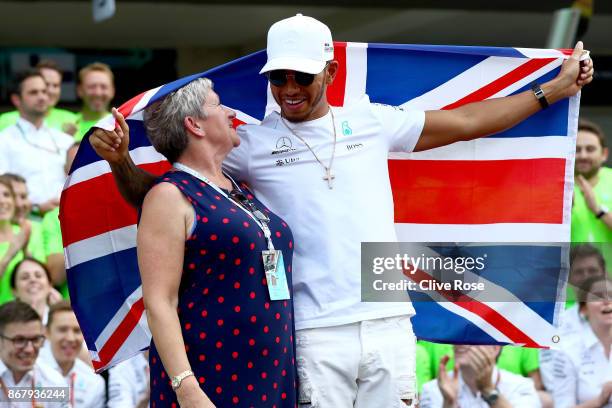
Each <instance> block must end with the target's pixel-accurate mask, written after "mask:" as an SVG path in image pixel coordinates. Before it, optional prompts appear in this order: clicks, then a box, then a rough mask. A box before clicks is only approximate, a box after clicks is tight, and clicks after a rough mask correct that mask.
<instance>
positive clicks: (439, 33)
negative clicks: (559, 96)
mask: <svg viewBox="0 0 612 408" xmlns="http://www.w3.org/2000/svg"><path fill="white" fill-rule="evenodd" d="M112 3H114V9H115V10H114V12H112V11H111V12H110V13H109V14H110V16H109V17H108V18H106V19H104V20H103V21H100V22H95V21H94V8H97V12H98V13H99V12H100V10H101V9H102V10H103V9H107V10H108V9H109V8H110V7H112V6H113V4H112ZM298 12H301V13H303V14H305V15H310V16H313V17H315V18H317V19H320V20H321V21H323V22H325V23H326V24H328V25H329V27H330V28H331V30H332V33H333V34H334V39H335V40H340V41H354V42H391V43H419V44H451V45H487V46H513V47H532V48H549V47H550V48H560V47H571V46H572V45H573V44H574V43H575V41H576V40H577V39H582V40H583V41H584V42H585V46H586V48H587V49H589V50H590V51H591V56H592V57H593V59H594V61H595V67H596V76H595V80H594V82H593V84H592V85H591V86H589V87H588V88H587V89H586V90H585V91H584V92H583V95H582V107H581V109H582V111H581V114H582V115H583V116H585V117H589V118H591V119H593V120H594V121H596V122H597V123H599V124H601V125H602V126H603V127H604V130H605V131H606V134H607V135H608V138H610V137H611V135H612V100H611V97H610V95H611V94H612V41H611V40H612V1H609V0H605V1H604V0H581V1H571V0H536V1H517V0H496V1H494V2H492V1H488V0H464V1H461V2H457V1H455V0H438V1H425V0H403V1H401V0H377V1H364V0H350V1H349V0H326V1H322V0H309V1H291V2H289V1H281V0H277V1H274V0H253V1H233V2H228V1H219V0H191V1H185V0H175V1H144V0H116V1H114V2H113V1H110V0H72V1H48V0H21V1H2V0H0V47H1V48H0V112H4V111H8V110H12V109H13V106H12V105H11V104H10V101H9V99H8V95H7V89H6V85H7V80H8V79H9V78H10V77H11V76H12V75H13V73H14V72H16V71H20V70H22V69H24V68H26V67H28V66H33V65H36V63H37V62H38V61H39V60H40V59H41V58H52V59H54V60H56V61H57V62H58V63H59V64H60V65H61V68H62V69H64V70H65V75H64V78H63V83H62V94H61V95H62V96H61V98H62V99H61V101H60V106H62V107H65V108H69V109H78V107H79V105H80V102H79V101H78V100H77V96H76V73H77V72H78V70H79V69H80V68H81V67H83V66H85V65H87V64H89V63H91V62H94V61H101V62H104V63H107V64H109V65H110V66H111V68H112V70H113V71H114V73H115V81H116V89H117V93H116V96H115V99H114V100H113V104H114V105H119V104H120V103H122V102H123V101H125V100H126V99H128V98H129V97H131V96H134V95H135V94H137V93H140V92H142V91H144V90H147V89H149V88H152V87H154V86H157V85H160V84H162V83H165V82H168V81H171V80H173V79H175V78H177V77H180V76H184V75H187V74H190V73H194V72H200V71H204V70H206V69H208V68H211V67H214V66H216V65H220V64H222V63H225V62H227V61H230V60H232V59H235V58H238V57H240V56H243V55H246V54H248V53H251V52H254V51H257V50H259V49H262V48H265V41H266V32H267V29H268V27H269V26H270V25H271V24H272V23H273V22H275V21H277V20H279V19H282V18H285V17H289V16H291V15H294V14H295V13H298ZM423 74H424V75H426V73H423Z"/></svg>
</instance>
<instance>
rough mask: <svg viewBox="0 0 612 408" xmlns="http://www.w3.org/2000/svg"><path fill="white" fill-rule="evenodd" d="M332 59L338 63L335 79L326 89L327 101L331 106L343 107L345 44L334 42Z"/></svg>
mask: <svg viewBox="0 0 612 408" xmlns="http://www.w3.org/2000/svg"><path fill="white" fill-rule="evenodd" d="M334 59H335V60H336V61H338V71H336V78H334V82H332V84H331V85H330V86H328V87H327V101H328V102H329V104H330V105H332V106H344V92H345V89H346V43H345V42H339V41H334Z"/></svg>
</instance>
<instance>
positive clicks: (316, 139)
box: [90, 15, 593, 407]
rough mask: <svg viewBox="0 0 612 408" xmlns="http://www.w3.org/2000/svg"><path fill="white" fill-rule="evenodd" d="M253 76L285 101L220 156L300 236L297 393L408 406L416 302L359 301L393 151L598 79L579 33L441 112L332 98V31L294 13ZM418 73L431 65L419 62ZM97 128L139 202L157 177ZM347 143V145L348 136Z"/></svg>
mask: <svg viewBox="0 0 612 408" xmlns="http://www.w3.org/2000/svg"><path fill="white" fill-rule="evenodd" d="M267 54H268V59H267V62H266V64H265V66H264V67H263V68H262V70H261V73H262V74H265V75H266V76H267V78H268V80H269V83H270V91H271V93H272V95H273V97H274V99H275V100H276V102H277V103H278V105H279V106H280V112H272V113H270V114H269V115H267V116H266V117H265V118H264V120H263V121H262V123H261V124H260V125H245V126H241V127H240V128H239V129H238V133H239V136H240V138H241V144H240V146H239V147H238V148H237V149H235V150H234V151H232V152H231V153H230V155H229V156H228V158H227V159H226V161H225V163H224V166H225V168H226V169H227V170H228V171H229V174H232V175H233V176H234V177H236V178H237V179H240V180H244V181H246V182H247V183H249V185H250V186H251V187H252V188H253V191H254V192H255V193H256V194H257V196H258V197H260V198H261V199H262V200H263V202H264V203H265V204H266V205H269V206H270V208H271V209H272V210H273V211H275V212H276V213H278V214H279V215H281V216H282V217H283V218H285V219H287V220H288V222H289V224H291V225H292V228H293V230H294V233H295V240H296V247H295V248H296V256H295V267H294V271H295V273H294V280H293V282H294V291H295V292H294V293H295V325H296V334H297V337H296V347H297V355H298V358H297V364H298V372H299V374H300V382H299V384H300V395H299V402H300V403H303V404H304V405H305V406H308V404H312V406H315V405H317V404H318V406H323V407H349V406H360V407H382V406H384V407H391V406H398V404H402V401H403V403H404V404H407V405H410V404H411V403H412V402H413V400H414V397H415V374H414V372H415V362H414V360H415V338H414V335H413V332H412V327H411V323H410V317H411V316H412V315H413V314H414V309H413V307H412V305H411V304H410V303H384V302H381V303H362V302H361V286H360V280H361V275H360V271H361V265H360V249H361V243H362V242H372V241H379V242H389V241H396V240H397V237H396V233H395V229H394V216H393V198H392V195H391V187H390V182H389V174H388V167H387V158H388V153H389V152H390V151H394V152H411V151H423V150H427V149H431V148H435V147H439V146H444V145H447V144H450V143H453V142H456V141H461V140H471V139H475V138H478V137H483V136H486V135H489V134H492V133H496V132H499V131H501V130H504V129H507V128H510V127H512V126H514V125H516V124H517V123H519V122H520V121H522V120H524V119H525V118H527V117H528V116H530V115H532V114H534V113H536V112H538V111H540V110H541V109H543V108H544V107H546V106H547V105H548V104H552V103H555V102H557V101H558V100H561V99H563V98H566V97H569V96H572V95H574V94H576V93H577V92H578V91H579V90H580V89H581V88H582V87H583V86H584V85H586V84H588V83H589V82H591V80H592V76H593V66H592V63H591V61H590V60H589V59H587V60H585V61H584V62H583V63H581V62H580V61H579V58H580V56H581V54H582V43H578V44H577V46H576V48H575V50H574V52H573V54H572V56H571V58H570V59H569V60H568V61H566V62H565V64H564V65H563V67H562V69H561V71H560V73H559V75H558V76H557V77H556V78H554V79H553V80H551V81H548V82H546V83H543V84H540V85H537V86H536V87H535V88H534V90H533V91H531V90H530V91H525V92H522V93H519V94H517V95H513V96H509V97H506V98H496V99H491V100H487V101H483V102H478V103H472V104H468V105H465V106H462V107H459V108H457V109H453V110H446V111H427V112H423V111H404V110H403V109H401V108H398V107H392V106H386V105H380V104H372V103H370V101H369V98H368V97H367V95H366V96H364V97H363V98H362V99H361V100H360V101H359V102H356V103H355V104H352V105H350V106H346V107H338V108H336V107H334V108H332V107H330V105H329V103H328V101H327V96H326V91H327V89H328V87H329V86H330V85H331V84H332V82H333V81H334V78H335V77H336V75H337V73H338V67H339V64H338V62H337V61H336V60H334V48H333V42H332V36H331V32H330V30H329V28H328V27H327V26H326V25H325V24H323V23H321V22H320V21H317V20H315V19H313V18H311V17H306V16H302V15H297V16H294V17H291V18H288V19H284V20H281V21H279V22H277V23H275V24H273V25H272V27H271V28H270V30H269V32H268V44H267ZM424 74H426V73H424ZM112 136H113V135H109V134H108V133H105V132H102V131H99V132H95V133H94V134H93V137H92V138H90V142H91V144H92V145H93V147H94V149H96V151H97V153H98V154H99V155H100V156H102V157H103V158H105V159H106V160H108V161H109V163H110V165H111V168H112V169H113V172H114V173H115V177H116V179H118V180H119V185H120V190H121V191H122V193H123V194H124V196H125V197H126V199H128V201H130V202H131V203H132V204H133V205H139V203H140V202H142V199H143V197H144V194H145V193H146V191H147V190H148V189H149V188H150V186H151V185H152V181H153V179H154V177H153V176H152V175H150V174H148V173H146V172H144V171H142V170H140V169H138V168H137V167H136V166H134V164H133V163H132V161H131V159H130V158H129V155H128V154H127V142H128V141H127V139H126V138H116V137H112ZM349 144H351V145H353V146H352V148H350V149H349V148H348V145H349Z"/></svg>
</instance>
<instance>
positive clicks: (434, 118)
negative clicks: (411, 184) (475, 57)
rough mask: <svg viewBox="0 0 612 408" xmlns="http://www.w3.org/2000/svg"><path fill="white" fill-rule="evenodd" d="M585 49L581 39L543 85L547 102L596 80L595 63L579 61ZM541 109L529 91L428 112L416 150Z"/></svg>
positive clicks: (504, 125)
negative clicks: (551, 77)
mask: <svg viewBox="0 0 612 408" xmlns="http://www.w3.org/2000/svg"><path fill="white" fill-rule="evenodd" d="M582 51H583V48H582V42H580V41H579V42H578V44H576V48H574V52H573V53H572V56H571V57H570V58H569V59H568V60H566V61H565V62H564V63H563V66H562V68H561V72H559V75H557V76H556V77H555V78H554V79H552V80H550V81H548V82H546V83H544V84H542V85H541V88H542V90H543V91H544V95H545V97H546V100H547V101H548V103H550V104H553V103H555V102H557V101H559V100H561V99H564V98H568V97H570V96H573V95H575V94H576V93H578V91H580V89H582V87H583V86H584V85H586V84H588V83H590V82H591V81H592V80H593V63H592V61H591V60H590V59H586V60H584V61H582V62H581V61H580V56H581V55H582ZM541 109H542V107H541V105H540V102H539V101H538V99H537V98H536V97H535V95H534V92H533V91H531V90H529V91H525V92H522V93H520V94H517V95H512V96H507V97H504V98H495V99H489V100H486V101H482V102H475V103H470V104H467V105H464V106H461V107H459V108H456V109H452V110H447V111H427V112H426V113H425V126H424V128H423V132H422V134H421V137H420V139H419V141H418V143H417V144H416V147H415V149H414V150H415V151H422V150H428V149H432V148H434V147H440V146H445V145H447V144H450V143H454V142H458V141H462V140H472V139H477V138H479V137H483V136H487V135H491V134H493V133H497V132H501V131H503V130H505V129H508V128H511V127H512V126H515V125H517V124H518V123H520V122H521V121H523V120H525V119H527V118H528V117H529V116H531V115H533V114H534V113H536V112H538V111H539V110H541Z"/></svg>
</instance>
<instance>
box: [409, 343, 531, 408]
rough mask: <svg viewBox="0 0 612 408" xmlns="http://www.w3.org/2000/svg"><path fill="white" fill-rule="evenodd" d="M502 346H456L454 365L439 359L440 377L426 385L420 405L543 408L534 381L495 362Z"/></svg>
mask: <svg viewBox="0 0 612 408" xmlns="http://www.w3.org/2000/svg"><path fill="white" fill-rule="evenodd" d="M500 352H501V347H500V346H468V345H455V346H454V354H455V368H454V370H453V371H449V372H447V371H446V363H448V360H449V356H444V357H443V358H442V360H441V361H440V369H439V371H438V378H437V379H436V380H432V381H430V382H428V383H426V384H425V385H423V392H422V393H421V401H420V408H458V407H461V408H463V407H466V408H467V407H469V408H488V407H494V408H540V407H541V404H540V398H539V397H538V394H537V392H536V389H535V386H534V385H533V380H531V378H526V377H523V376H520V375H517V374H514V373H511V372H509V371H506V370H503V369H501V368H498V367H497V366H496V365H495V362H496V361H497V358H498V357H499V353H500Z"/></svg>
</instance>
